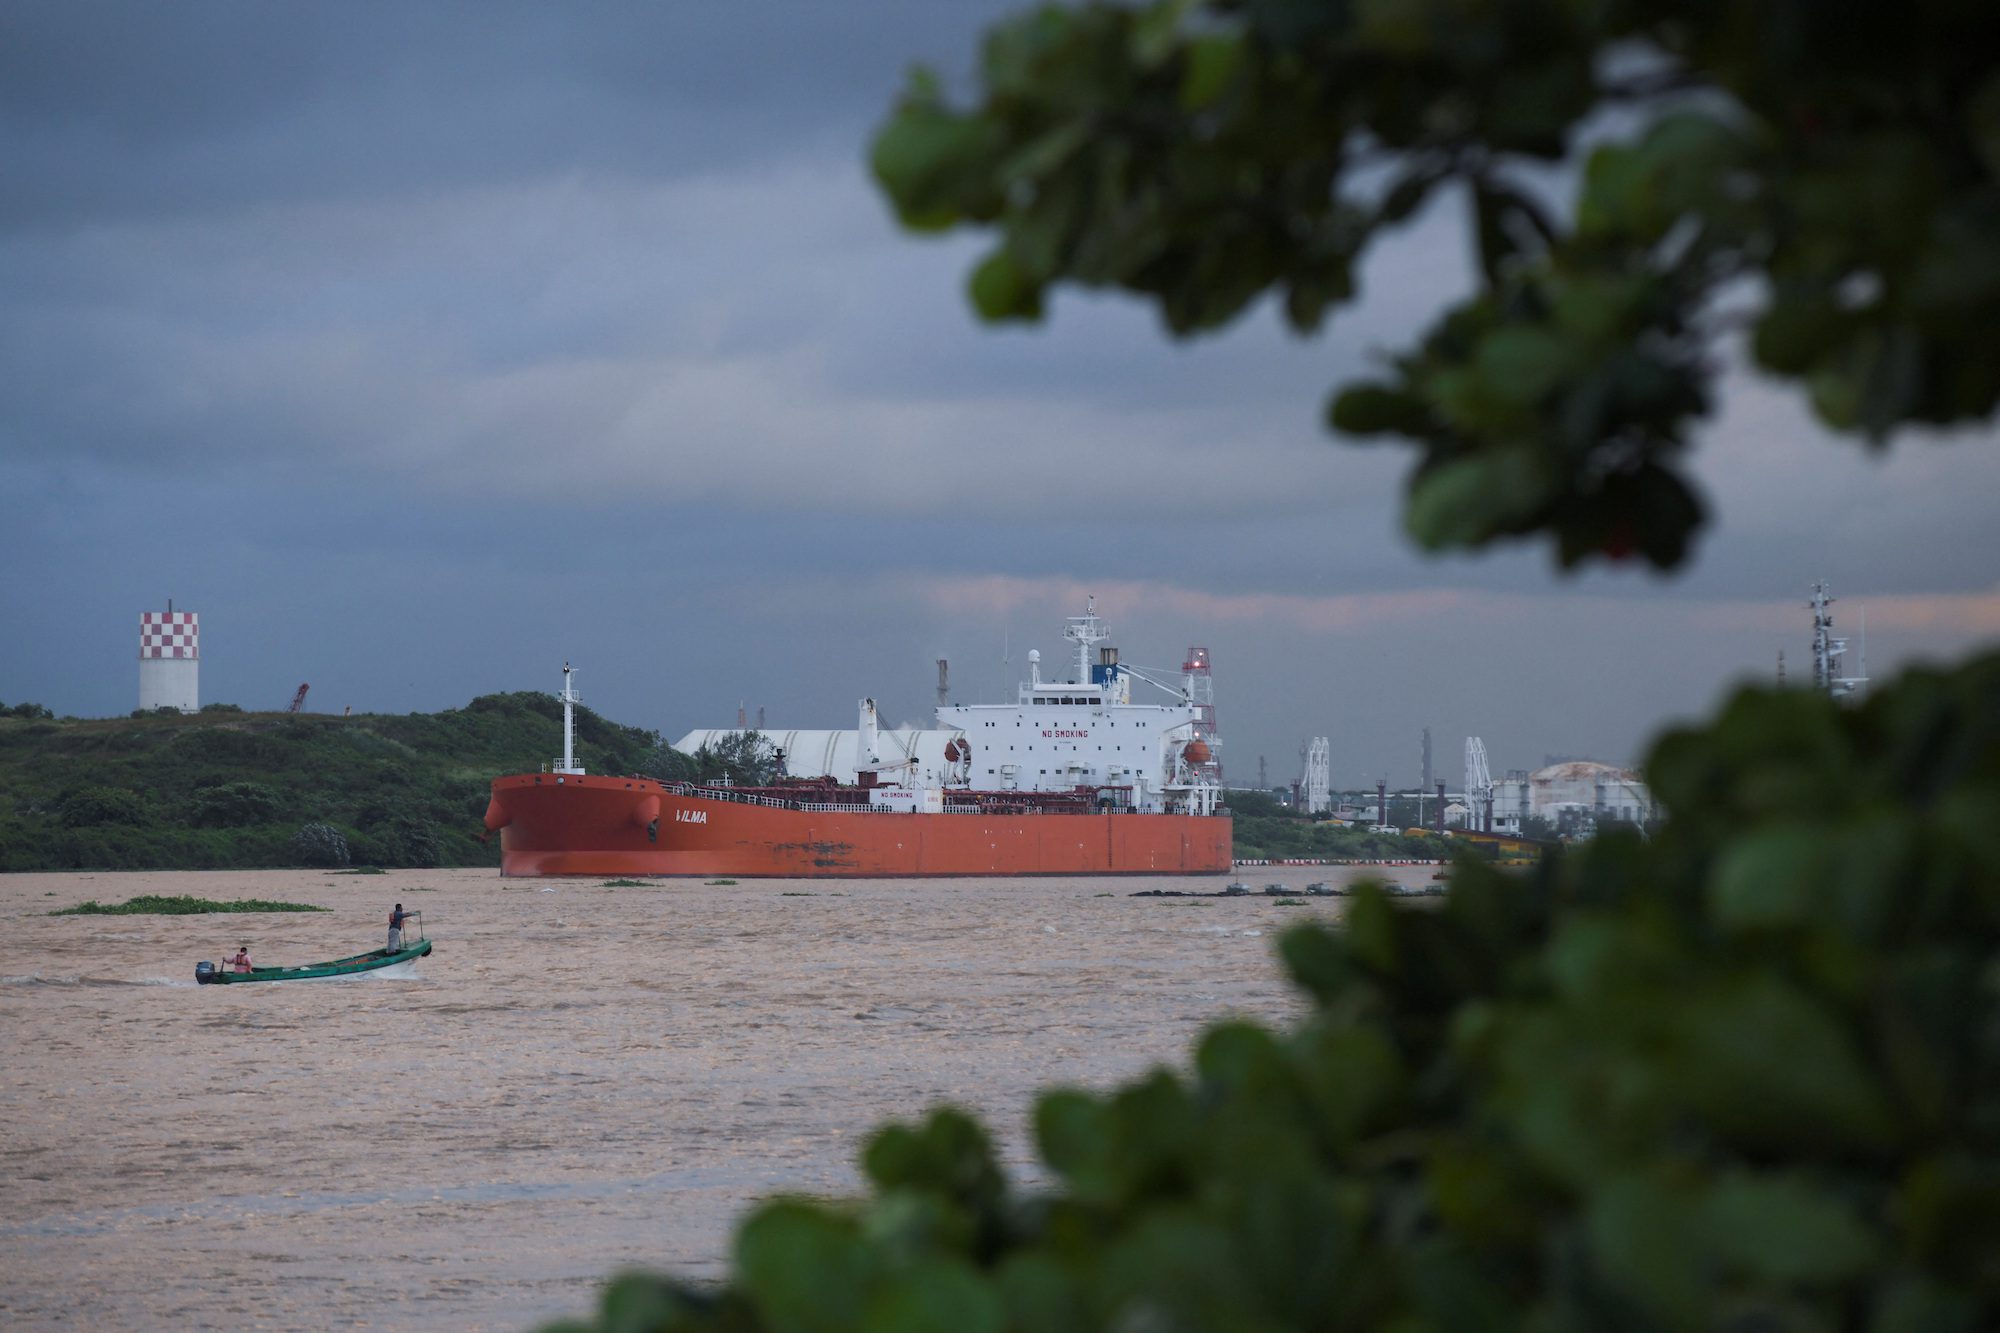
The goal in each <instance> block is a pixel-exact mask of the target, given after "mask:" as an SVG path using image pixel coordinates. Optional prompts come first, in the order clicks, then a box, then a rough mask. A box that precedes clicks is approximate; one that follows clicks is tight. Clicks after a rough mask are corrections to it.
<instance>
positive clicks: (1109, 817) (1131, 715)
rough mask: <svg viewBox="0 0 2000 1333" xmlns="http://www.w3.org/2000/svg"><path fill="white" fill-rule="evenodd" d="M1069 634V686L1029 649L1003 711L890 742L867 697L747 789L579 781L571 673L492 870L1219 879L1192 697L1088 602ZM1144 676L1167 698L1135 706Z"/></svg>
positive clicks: (496, 801) (962, 714) (508, 809)
mask: <svg viewBox="0 0 2000 1333" xmlns="http://www.w3.org/2000/svg"><path fill="white" fill-rule="evenodd" d="M1063 636H1064V637H1065V638H1066V639H1068V640H1070V641H1071V643H1072V644H1074V645H1075V649H1076V657H1075V669H1074V670H1073V671H1072V672H1070V673H1069V678H1068V679H1066V680H1044V679H1042V674H1041V655H1040V654H1039V653H1033V652H1031V653H1029V654H1028V672H1029V678H1028V679H1027V680H1026V681H1023V682H1021V684H1020V685H1019V687H1018V688H1017V691H1016V697H1015V699H1014V701H1013V702H1012V703H1005V704H971V705H954V704H943V703H941V704H940V705H939V706H938V709H937V726H936V728H934V729H925V730H920V731H904V732H900V733H887V734H885V733H884V732H883V731H882V730H881V728H880V726H879V724H878V718H877V713H876V708H875V703H874V701H873V700H872V699H863V700H862V701H861V702H860V706H859V723H860V725H859V726H858V727H857V728H856V729H855V730H854V731H853V732H834V733H809V735H811V736H813V737H815V738H819V739H820V740H821V741H822V742H823V744H821V745H819V746H817V747H807V746H802V745H801V746H796V748H797V749H801V750H803V749H807V748H819V749H821V750H823V754H822V755H821V756H820V758H819V760H818V762H817V763H816V764H806V765H801V764H800V763H799V758H800V756H798V755H796V754H794V755H785V754H782V753H781V754H780V756H779V759H780V761H781V764H783V763H790V764H791V765H792V767H793V769H794V775H792V776H781V777H779V778H776V779H774V780H772V781H771V782H770V783H769V784H767V785H763V786H755V787H749V786H731V785H725V784H700V783H688V782H662V781H659V780H656V779H653V778H647V777H606V776H604V775H601V774H592V773H586V772H585V771H584V769H583V767H582V766H581V765H580V764H578V763H577V762H576V758H575V737H576V730H575V706H576V704H577V703H578V702H580V699H579V696H578V695H577V693H576V691H575V689H574V686H573V681H572V672H571V669H570V668H569V667H568V666H564V668H563V692H562V695H561V696H560V697H561V699H562V703H563V754H562V757H561V758H560V759H558V760H556V761H554V762H552V763H550V764H549V765H547V766H545V767H544V768H543V769H542V770H541V771H540V772H535V773H514V774H508V775H507V776H504V777H500V778H495V779H494V781H493V788H492V798H491V800H490V801H489V802H488V804H487V807H486V827H487V828H488V829H489V830H492V831H497V832H498V833H499V835H500V847H501V855H500V870H501V873H502V874H503V875H531V876H539V875H641V876H662V875H684V876H701V877H704V878H713V877H721V876H727V877H731V878H758V877H783V878H818V877H849V878H853V877H865V878H893V877H926V878H928V877H950V876H969V875H996V876H997V875H1200V874H1218V875H1219V874H1224V873H1226V872H1227V871H1228V870H1229V868H1230V858H1231V841H1230V819H1229V815H1228V812H1227V810H1226V808H1224V807H1223V806H1222V804H1221V801H1220V797H1221V785H1220V783H1219V781H1218V780H1217V777H1216V765H1215V762H1214V756H1213V754H1212V753H1211V750H1210V747H1209V745H1208V744H1207V742H1205V741H1204V740H1203V739H1202V738H1201V737H1200V736H1198V735H1197V734H1196V733H1197V726H1196V723H1197V719H1198V717H1199V716H1200V709H1199V708H1198V707H1197V706H1196V704H1195V703H1194V702H1193V700H1192V699H1191V698H1190V697H1189V694H1190V692H1189V691H1188V690H1187V689H1185V688H1177V686H1176V684H1175V683H1171V682H1169V681H1165V680H1160V679H1156V678H1155V677H1153V676H1151V675H1148V674H1146V673H1144V672H1141V671H1139V670H1137V669H1135V668H1132V667H1129V666H1125V665H1122V664H1121V663H1120V662H1119V660H1118V650H1117V649H1115V648H1111V647H1107V646H1103V640H1104V639H1105V638H1107V637H1108V636H1107V634H1106V632H1105V629H1104V625H1103V622H1102V620H1100V619H1099V618H1098V616H1097V615H1096V609H1095V605H1094V604H1092V605H1088V606H1086V607H1085V611H1084V614H1083V615H1081V616H1072V617H1070V618H1069V619H1068V621H1067V622H1066V624H1065V627H1064V630H1063ZM1134 681H1139V682H1141V683H1145V684H1148V685H1152V686H1154V687H1156V688H1158V689H1160V690H1162V691H1163V692H1164V693H1166V694H1167V695H1168V696H1169V698H1170V699H1171V702H1167V703H1134V702H1133V701H1132V685H1133V682H1134ZM719 734H722V733H694V738H701V737H704V736H709V737H713V736H716V735H719ZM799 735H800V733H791V736H793V737H794V738H796V737H798V736H799ZM827 738H831V739H827ZM848 747H851V749H850V748H848ZM681 748H683V749H686V748H689V741H683V742H682V743H681ZM849 756H851V760H852V769H853V772H852V780H849V778H848V774H847V773H846V772H845V771H838V772H829V771H817V772H814V771H799V770H800V769H801V768H802V767H803V768H806V769H810V768H813V767H817V768H819V769H821V770H825V769H827V768H828V767H830V766H831V767H838V768H842V769H844V767H845V762H844V761H845V760H846V759H847V758H848V757H849Z"/></svg>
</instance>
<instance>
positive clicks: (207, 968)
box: [194, 962, 215, 986]
mask: <svg viewBox="0 0 2000 1333" xmlns="http://www.w3.org/2000/svg"><path fill="white" fill-rule="evenodd" d="M214 975H215V964H214V963H209V962H201V963H196V964H195V965H194V981H195V985H197V986H199V985H201V984H202V983H204V982H206V981H207V980H208V979H209V978H210V977H213V976H214Z"/></svg>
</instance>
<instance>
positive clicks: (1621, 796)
mask: <svg viewBox="0 0 2000 1333" xmlns="http://www.w3.org/2000/svg"><path fill="white" fill-rule="evenodd" d="M1564 810H1576V811H1579V812H1586V813H1588V814H1589V816H1590V818H1591V819H1592V820H1593V821H1595V820H1599V819H1623V820H1629V821H1631V822H1633V823H1644V822H1645V821H1646V820H1647V819H1649V818H1651V817H1652V813H1653V796H1652V793H1651V792H1650V791H1648V790H1647V788H1646V784H1645V782H1644V780H1642V779H1641V778H1640V777H1639V775H1638V774H1637V773H1634V772H1633V771H1632V770H1630V769H1629V768H1619V767H1617V766H1616V765H1614V764H1600V763H1597V762H1596V761H1594V760H1590V759H1571V760H1566V761H1564V762H1563V763H1559V764H1550V765H1549V766H1548V767H1547V768H1540V769H1537V770H1535V772H1533V773H1532V774H1530V775H1529V777H1528V811H1529V813H1530V814H1534V815H1539V816H1540V817H1541V818H1543V819H1548V820H1555V819H1557V818H1558V817H1559V815H1560V814H1561V812H1562V811H1564Z"/></svg>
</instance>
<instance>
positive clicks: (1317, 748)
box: [1300, 736, 1333, 815]
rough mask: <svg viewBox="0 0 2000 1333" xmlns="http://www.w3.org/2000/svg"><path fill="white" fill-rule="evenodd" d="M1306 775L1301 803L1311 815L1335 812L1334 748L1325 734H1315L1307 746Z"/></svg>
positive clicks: (1301, 793)
mask: <svg viewBox="0 0 2000 1333" xmlns="http://www.w3.org/2000/svg"><path fill="white" fill-rule="evenodd" d="M1304 758H1305V765H1304V767H1305V776H1304V782H1303V784H1302V785H1303V790H1302V791H1301V792H1300V798H1301V803H1302V804H1303V805H1304V806H1305V810H1306V813H1307V814H1309V815H1324V814H1331V813H1332V812H1333V749H1332V747H1331V746H1330V745H1329V744H1328V743H1327V738H1326V737H1324V736H1315V737H1313V738H1312V740H1311V742H1310V743H1308V744H1307V745H1306V747H1305V755H1304Z"/></svg>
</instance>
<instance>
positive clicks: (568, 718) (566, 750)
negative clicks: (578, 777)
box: [556, 662, 583, 774]
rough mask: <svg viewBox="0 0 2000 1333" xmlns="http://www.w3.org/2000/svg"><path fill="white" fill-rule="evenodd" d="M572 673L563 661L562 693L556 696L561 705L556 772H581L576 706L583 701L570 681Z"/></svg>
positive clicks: (567, 664) (568, 665)
mask: <svg viewBox="0 0 2000 1333" xmlns="http://www.w3.org/2000/svg"><path fill="white" fill-rule="evenodd" d="M573 674H574V672H573V671H572V669H571V667H570V664H569V663H567V662H564V663H563V687H562V693H561V694H558V695H557V696H556V698H558V699H561V700H562V706H563V752H562V762H561V763H560V764H559V765H558V766H557V768H556V772H558V773H577V774H581V773H582V772H583V766H582V765H581V764H579V763H577V762H576V706H577V705H578V704H580V703H582V702H583V696H582V695H580V694H578V693H577V692H576V687H575V686H573V685H572V684H571V683H570V676H571V675H573Z"/></svg>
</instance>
